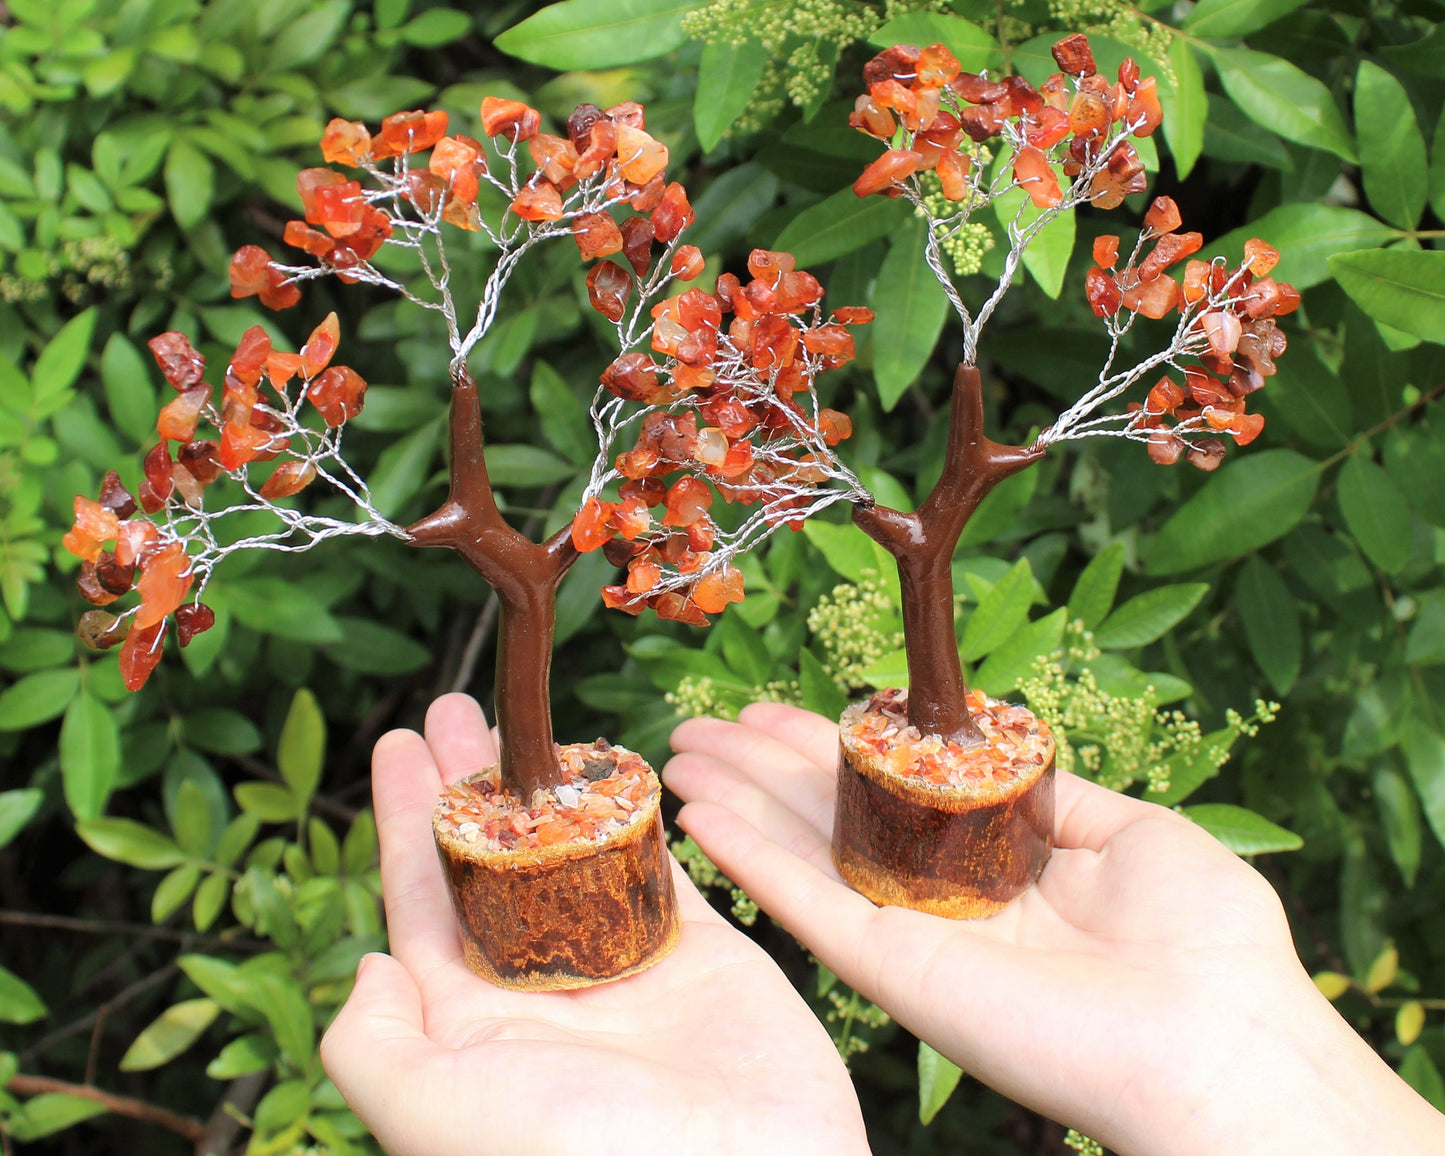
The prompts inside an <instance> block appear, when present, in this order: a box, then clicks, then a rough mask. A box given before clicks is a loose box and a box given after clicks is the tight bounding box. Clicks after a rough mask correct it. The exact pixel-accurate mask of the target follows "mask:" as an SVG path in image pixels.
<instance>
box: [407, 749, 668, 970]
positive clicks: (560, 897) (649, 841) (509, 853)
mask: <svg viewBox="0 0 1445 1156" xmlns="http://www.w3.org/2000/svg"><path fill="white" fill-rule="evenodd" d="M652 783H653V790H652V794H651V796H650V797H649V800H648V804H647V812H646V814H645V815H644V816H643V817H642V818H639V819H638V820H636V821H635V822H633V823H631V824H629V825H628V826H627V827H624V828H623V829H622V830H620V831H617V832H615V833H614V834H612V835H610V836H608V837H606V838H604V839H603V840H601V841H595V842H576V843H554V844H552V845H550V846H546V847H531V848H524V849H517V850H491V849H487V848H483V847H479V846H477V845H476V844H473V843H467V842H465V841H463V840H461V839H458V838H456V837H455V836H453V835H450V834H443V833H442V832H441V831H440V829H438V828H434V829H433V830H434V833H435V834H436V836H437V853H438V854H439V856H440V857H441V861H442V869H443V871H444V872H445V873H446V877H447V883H448V885H449V887H450V890H451V896H452V907H453V908H454V909H455V911H456V914H457V921H458V923H459V924H460V925H461V933H462V946H463V948H464V950H465V952H466V960H467V966H468V967H470V968H471V969H472V970H473V971H474V972H476V973H477V974H478V975H480V976H481V977H482V978H483V979H486V980H489V981H491V982H492V983H494V984H497V985H498V986H499V987H506V988H514V989H517V990H522V991H566V990H569V989H573V988H582V987H591V986H593V985H594V984H599V983H606V982H607V981H608V980H613V979H621V978H622V977H623V976H627V975H633V974H635V973H636V972H639V971H643V970H645V969H647V968H649V967H651V966H652V965H653V964H654V963H657V962H658V961H659V960H661V959H663V958H664V957H665V956H666V955H668V954H669V953H670V952H671V951H672V949H673V948H674V947H676V946H677V939H678V935H679V932H680V931H681V921H680V920H679V918H678V914H677V896H676V894H675V892H674V890H673V886H672V869H671V865H670V862H669V860H668V855H667V845H666V843H665V842H664V840H663V833H662V814H661V811H660V809H659V806H660V803H661V800H662V788H661V786H660V785H659V784H658V783H657V779H656V776H653V778H652Z"/></svg>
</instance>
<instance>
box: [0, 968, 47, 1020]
mask: <svg viewBox="0 0 1445 1156" xmlns="http://www.w3.org/2000/svg"><path fill="white" fill-rule="evenodd" d="M45 1014H46V1008H45V1001H44V1000H42V999H41V998H40V997H39V996H38V995H36V994H35V989H34V988H33V987H31V986H30V985H29V984H28V983H26V982H25V981H24V980H23V979H21V978H20V977H19V976H18V975H16V974H15V973H14V972H13V971H9V970H7V969H6V968H3V967H0V1022H3V1023H7V1024H29V1023H34V1022H35V1021H36V1020H38V1019H40V1018H41V1017H42V1016H44V1015H45Z"/></svg>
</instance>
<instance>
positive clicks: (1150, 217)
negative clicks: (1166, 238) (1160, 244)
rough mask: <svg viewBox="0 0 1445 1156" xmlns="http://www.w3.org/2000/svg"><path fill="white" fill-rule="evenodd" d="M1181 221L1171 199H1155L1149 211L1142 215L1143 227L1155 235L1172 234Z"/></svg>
mask: <svg viewBox="0 0 1445 1156" xmlns="http://www.w3.org/2000/svg"><path fill="white" fill-rule="evenodd" d="M1183 221H1184V218H1183V217H1182V216H1180V214H1179V206H1178V205H1177V204H1175V202H1174V198H1173V197H1155V198H1154V203H1153V204H1151V205H1150V206H1149V211H1148V212H1147V213H1145V214H1144V227H1145V228H1146V229H1152V230H1153V231H1154V232H1156V233H1172V232H1174V230H1175V229H1177V228H1179V226H1180V225H1181V224H1182V223H1183Z"/></svg>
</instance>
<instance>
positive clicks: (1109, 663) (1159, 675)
mask: <svg viewBox="0 0 1445 1156" xmlns="http://www.w3.org/2000/svg"><path fill="white" fill-rule="evenodd" d="M1089 669H1090V670H1091V671H1093V672H1094V679H1095V681H1097V682H1098V684H1099V689H1100V690H1102V691H1103V692H1104V693H1105V694H1111V695H1113V696H1114V697H1115V698H1142V697H1143V696H1144V694H1145V693H1146V692H1147V691H1149V690H1150V689H1151V688H1152V690H1153V694H1154V699H1155V701H1156V702H1159V703H1166V702H1178V701H1179V700H1180V699H1183V698H1188V697H1189V696H1190V695H1191V694H1193V693H1194V688H1193V687H1192V686H1190V685H1189V683H1187V682H1185V681H1184V679H1182V678H1178V677H1176V676H1175V675H1172V674H1169V673H1168V672H1167V671H1163V670H1139V669H1137V668H1136V667H1135V666H1134V665H1133V664H1131V663H1130V662H1129V661H1128V660H1127V659H1126V658H1124V657H1123V656H1122V655H1118V654H1101V655H1099V656H1098V657H1097V658H1093V659H1090V660H1089Z"/></svg>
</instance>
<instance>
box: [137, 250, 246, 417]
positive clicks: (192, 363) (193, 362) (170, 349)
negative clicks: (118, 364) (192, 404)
mask: <svg viewBox="0 0 1445 1156" xmlns="http://www.w3.org/2000/svg"><path fill="white" fill-rule="evenodd" d="M258 252H260V254H261V256H262V257H265V259H266V260H267V261H268V262H269V261H270V258H269V257H266V251H265V250H264V249H261V250H258ZM146 345H147V346H148V347H149V348H150V351H151V353H152V354H153V355H154V357H155V359H156V364H157V365H158V366H160V369H161V373H162V374H164V375H165V379H166V380H167V381H168V382H170V383H171V386H172V387H173V388H174V389H175V390H176V391H177V392H181V393H184V392H185V391H186V390H188V389H194V388H195V387H196V386H198V385H200V384H201V375H202V374H204V373H205V371H206V359H205V358H204V357H202V356H201V355H200V354H199V353H197V352H196V351H195V349H194V348H192V346H191V343H190V341H189V340H188V339H187V338H186V335H185V334H184V333H177V332H175V331H174V330H173V331H171V332H170V333H162V334H161V335H160V336H159V337H152V338H151V339H150V340H149V341H148V342H146Z"/></svg>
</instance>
